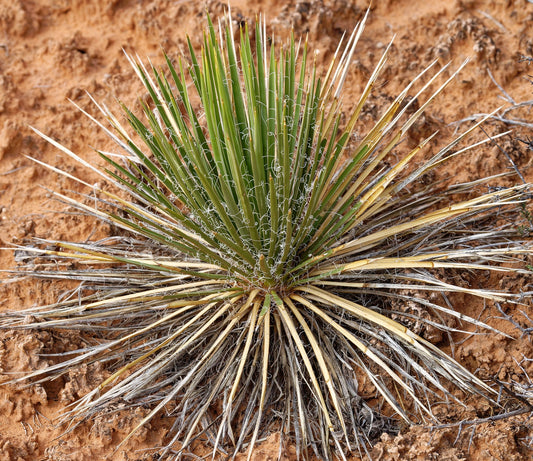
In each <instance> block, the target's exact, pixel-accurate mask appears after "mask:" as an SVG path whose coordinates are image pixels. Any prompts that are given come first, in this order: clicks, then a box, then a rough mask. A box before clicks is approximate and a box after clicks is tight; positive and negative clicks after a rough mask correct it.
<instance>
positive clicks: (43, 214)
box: [0, 0, 533, 461]
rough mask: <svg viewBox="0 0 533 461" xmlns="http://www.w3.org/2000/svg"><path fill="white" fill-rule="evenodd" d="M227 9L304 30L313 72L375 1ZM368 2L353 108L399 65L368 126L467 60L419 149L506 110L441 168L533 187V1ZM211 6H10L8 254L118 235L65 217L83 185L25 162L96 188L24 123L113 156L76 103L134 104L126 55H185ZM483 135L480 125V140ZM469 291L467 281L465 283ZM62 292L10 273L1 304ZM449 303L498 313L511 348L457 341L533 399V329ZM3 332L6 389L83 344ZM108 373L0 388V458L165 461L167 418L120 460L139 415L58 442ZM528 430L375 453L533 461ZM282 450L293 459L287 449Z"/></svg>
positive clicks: (435, 109) (519, 421) (397, 442)
mask: <svg viewBox="0 0 533 461" xmlns="http://www.w3.org/2000/svg"><path fill="white" fill-rule="evenodd" d="M230 3H231V5H232V12H233V17H234V19H235V20H253V19H254V18H255V17H256V15H257V14H258V13H259V12H265V13H266V16H267V20H268V24H269V29H270V31H271V32H273V33H275V35H276V36H277V37H281V38H283V37H286V36H287V35H288V33H289V32H290V29H291V27H294V29H295V31H296V34H297V35H301V34H306V33H308V34H309V42H310V45H311V48H316V49H317V50H318V55H317V60H318V63H319V64H323V63H325V62H327V60H328V57H330V56H331V53H332V52H333V51H334V50H335V47H336V45H337V42H338V40H339V39H340V37H341V35H342V33H343V31H345V30H349V29H351V28H352V27H353V25H354V24H355V23H356V21H357V20H358V19H360V18H361V15H362V13H363V12H364V10H365V8H366V6H367V2H365V1H359V0H357V1H355V0H317V1H313V2H301V1H298V2H297V1H292V0H291V1H287V2H284V1H281V0H259V1H255V2H252V1H247V0H238V1H230ZM373 4H374V6H373V7H372V12H371V15H370V19H369V24H368V27H367V29H366V31H365V33H364V36H363V38H362V40H361V43H360V46H359V48H358V53H357V55H356V56H355V58H354V60H355V63H354V64H355V65H354V66H353V71H352V74H351V75H350V80H349V84H348V85H349V87H348V88H347V92H346V103H347V107H349V104H350V100H351V96H352V95H353V96H355V95H356V94H358V92H360V91H361V89H362V87H363V84H364V82H365V79H366V78H368V76H369V73H370V71H371V69H372V67H373V65H374V64H375V63H376V62H377V60H378V58H379V56H380V54H381V52H382V50H383V48H384V47H385V46H386V45H387V43H388V42H389V41H390V39H391V38H392V36H393V35H396V38H395V41H394V45H393V48H392V51H391V55H390V59H389V61H388V63H387V65H386V69H385V71H384V73H383V76H382V78H381V79H380V84H379V88H378V90H377V92H376V94H375V96H374V97H373V98H372V101H371V103H370V104H369V106H368V107H367V108H366V109H365V112H364V116H363V120H365V119H366V120H368V121H373V120H376V117H377V116H378V114H379V111H380V108H381V107H383V106H384V104H385V103H386V102H387V101H389V100H390V98H391V97H393V96H395V95H396V94H397V92H398V91H399V89H402V88H403V87H404V86H405V84H406V83H407V82H409V81H410V79H412V78H413V77H414V76H415V75H416V73H417V72H419V71H420V70H421V69H422V68H423V67H424V66H426V65H427V64H429V63H430V62H431V61H432V60H434V59H438V60H439V65H440V64H444V63H446V62H448V61H450V60H451V61H452V62H453V64H452V66H454V67H457V66H458V65H459V64H460V63H462V62H463V60H464V59H465V58H467V57H469V58H470V59H471V61H470V63H469V64H468V65H467V67H466V68H465V69H464V70H463V71H462V72H461V74H460V76H459V77H458V78H457V79H456V81H455V82H454V83H453V84H452V85H451V86H450V87H449V88H448V89H447V90H446V92H445V94H444V95H442V96H441V97H439V99H438V101H437V102H436V103H435V104H434V105H433V106H431V107H430V108H429V110H428V112H427V113H426V115H425V116H424V118H423V120H422V121H421V122H419V123H418V124H417V126H416V127H415V129H414V131H413V133H412V135H411V137H410V139H409V140H408V141H409V142H410V143H413V144H414V143H416V142H418V141H419V140H420V139H421V138H422V137H424V136H427V135H428V134H430V133H431V132H433V131H435V130H439V131H440V138H439V139H448V138H449V136H451V135H452V134H453V131H454V129H455V127H456V126H457V125H450V124H451V123H452V122H454V121H458V120H461V119H463V118H465V117H467V116H469V115H471V114H479V113H489V112H491V111H493V110H495V109H497V108H498V107H500V106H503V107H504V109H502V110H501V111H500V112H499V114H503V118H505V119H506V121H504V122H502V121H496V120H492V121H489V122H487V123H486V125H485V130H486V131H487V133H490V134H495V133H500V132H503V131H506V130H508V129H513V130H514V131H513V133H512V134H510V135H508V136H505V137H504V138H502V139H501V140H500V142H499V146H494V145H490V144H489V145H487V146H486V147H483V148H482V149H477V150H475V151H473V152H472V153H471V154H470V155H469V156H468V157H462V160H461V161H460V162H457V163H456V164H451V165H448V167H447V169H446V170H445V171H441V172H440V173H439V174H441V175H442V178H446V177H449V178H453V180H456V181H460V180H463V179H472V178H475V177H480V176H486V175H492V174H498V173H502V172H506V171H509V170H510V169H511V168H512V165H511V161H512V162H513V163H514V165H515V166H516V168H518V169H519V171H520V172H521V174H522V175H523V176H524V177H525V179H526V180H527V181H529V182H533V168H532V164H533V151H532V150H530V149H528V146H527V145H526V144H525V143H523V142H521V141H520V140H519V139H522V140H525V141H527V138H528V136H529V137H533V131H532V130H531V126H532V125H531V123H533V114H531V113H530V109H531V105H527V104H526V105H524V106H523V107H521V108H516V109H513V110H510V111H508V112H505V113H504V110H505V109H507V108H510V107H512V106H513V105H516V104H518V103H520V102H525V101H528V100H531V99H533V85H532V84H531V81H530V80H529V78H530V77H528V74H529V75H533V63H532V64H531V65H529V66H528V62H527V61H524V60H523V59H522V57H523V56H530V57H531V56H533V4H532V3H531V2H530V1H526V0H514V1H513V0H504V1H496V0H484V1H475V0H450V1H440V2H439V1H434V2H431V1H428V0H412V1H407V0H397V1H393V0H384V1H374V2H373ZM206 7H207V10H208V11H209V12H210V13H211V14H212V15H213V16H214V17H216V16H218V15H220V14H221V13H222V12H223V9H224V3H220V2H217V1H209V2H207V4H203V3H202V4H201V3H200V2H198V4H197V3H196V2H194V1H188V0H178V1H170V0H147V1H139V0H94V1H90V0H85V1H84V0H73V1H67V0H59V1H52V0H9V1H8V0H0V160H1V163H0V216H1V219H0V245H1V246H6V245H8V244H10V243H23V242H26V241H28V239H31V238H34V237H44V238H47V237H53V238H56V239H68V240H73V241H76V240H84V239H87V238H96V237H102V236H105V235H107V234H108V233H109V232H110V229H109V228H108V227H106V226H104V225H96V224H95V223H94V222H92V221H91V220H88V219H85V218H83V217H80V216H77V215H69V214H61V213H57V211H58V210H61V209H62V208H63V206H62V205H61V204H58V203H56V202H53V201H51V200H50V194H49V192H48V189H54V190H57V191H66V190H78V186H77V185H76V184H74V183H73V182H71V181H68V180H67V179H64V178H59V177H58V176H57V175H56V174H54V173H53V172H51V171H48V170H45V169H44V168H42V167H40V166H39V165H36V164H35V163H33V162H32V161H30V160H29V159H27V158H26V156H27V155H29V156H32V157H35V158H36V159H38V160H40V161H43V162H48V163H50V164H53V165H57V166H60V167H62V168H63V169H66V170H67V171H70V172H75V173H76V174H77V175H78V176H79V177H80V178H82V179H83V180H85V181H87V182H89V183H94V182H96V181H97V180H98V179H97V178H96V177H95V175H94V174H91V172H89V171H86V170H84V169H83V168H81V167H80V166H79V165H75V164H73V163H72V162H71V161H70V160H68V159H66V158H65V157H64V156H62V155H60V153H59V152H58V151H57V150H56V149H54V148H53V147H52V146H50V145H48V144H47V143H46V142H44V141H43V140H42V139H40V138H39V137H38V136H37V135H35V134H34V133H33V132H32V131H31V130H30V129H29V125H31V126H35V127H36V128H38V129H39V130H42V131H43V132H45V133H47V134H48V135H50V136H52V137H54V138H56V139H59V140H61V142H63V143H64V144H65V145H67V146H68V147H69V148H70V149H72V150H73V151H75V152H77V153H78V154H80V155H81V156H82V157H83V158H85V159H87V160H88V161H90V162H98V161H99V160H97V155H96V154H95V153H94V152H93V151H92V149H91V146H98V147H99V148H101V149H104V150H105V149H106V148H111V145H110V143H109V140H108V139H107V138H106V137H105V136H104V135H103V134H102V133H101V132H98V130H97V129H95V126H94V125H93V124H92V123H91V122H90V121H89V120H87V119H86V118H84V117H83V116H81V115H80V114H79V112H78V111H77V109H76V108H75V107H73V105H72V104H71V103H70V102H69V101H68V100H67V98H68V99H71V100H73V101H74V102H75V103H76V104H78V105H80V106H81V107H83V108H86V107H89V106H90V105H89V99H88V97H87V95H86V91H88V92H89V93H91V94H92V95H93V96H94V97H95V98H97V99H98V100H99V101H103V102H105V103H107V104H109V105H111V106H113V105H114V104H115V98H117V97H118V98H119V99H121V100H122V101H124V102H125V103H126V104H128V105H130V106H135V104H136V100H137V98H138V97H139V96H142V92H141V90H140V85H139V83H138V82H137V80H136V78H135V76H134V74H133V71H132V70H131V68H130V67H129V65H128V63H127V61H126V59H125V57H124V55H123V53H122V49H126V50H128V51H136V52H137V53H139V55H141V56H148V57H150V58H151V59H152V60H153V61H154V62H161V61H162V59H161V52H160V49H161V47H163V48H164V49H165V50H166V51H167V52H168V53H169V54H171V55H176V54H178V53H180V52H181V51H183V50H184V49H185V40H184V39H185V36H186V34H190V35H191V37H192V40H193V43H194V44H195V45H198V43H199V40H200V36H199V34H198V33H197V32H198V31H199V30H201V28H203V26H204V24H205V11H206ZM491 76H492V77H491ZM531 78H533V77H531ZM498 85H499V87H498ZM465 123H466V122H465ZM521 123H522V125H521ZM528 123H529V125H528ZM484 136H485V135H484V134H483V132H478V133H477V134H475V135H474V136H473V138H472V139H471V140H472V141H476V140H481V139H483V137H484ZM439 143H440V140H439ZM505 154H507V155H505ZM428 155H429V152H428ZM442 178H435V179H442ZM517 181H518V179H517V177H509V178H505V179H500V180H499V181H494V183H493V184H492V185H493V186H494V187H496V186H498V185H510V184H512V183H516V182H517ZM16 264H17V262H16V261H15V260H14V257H13V252H11V251H2V252H1V254H0V269H2V270H6V269H11V268H13V267H15V266H16ZM468 282H469V280H468V279H466V280H465V283H468ZM477 283H481V284H483V285H484V286H486V287H492V288H502V289H509V290H524V291H526V290H528V289H529V290H531V286H530V285H531V280H528V279H527V278H525V277H518V276H512V277H511V276H504V277H503V278H501V277H500V278H499V279H495V278H491V279H487V280H483V281H477ZM528 284H529V288H528ZM63 288H64V287H63V286H62V285H61V284H60V283H53V282H46V281H39V282H35V281H31V280H17V281H16V283H14V282H10V283H7V281H6V278H5V277H4V282H3V283H2V285H0V303H1V306H2V307H1V308H2V309H20V308H22V307H28V306H32V305H38V304H44V303H47V302H51V301H54V300H55V299H56V298H57V296H58V295H59V294H60V293H61V290H62V289H63ZM453 301H454V302H455V307H456V308H457V309H459V310H460V311H462V312H464V313H466V314H469V315H473V316H476V315H481V316H482V317H483V318H489V323H490V324H492V325H494V326H497V327H499V328H501V329H503V330H505V331H506V332H509V333H511V334H513V335H514V336H515V337H516V339H514V340H511V339H507V338H504V337H501V336H497V335H490V336H476V337H474V338H469V339H467V340H466V341H461V340H462V339H464V338H459V337H458V338H456V340H457V344H456V347H455V351H454V352H455V357H456V358H457V359H458V360H459V361H461V362H462V363H464V364H466V365H467V366H468V367H469V369H471V370H477V372H478V373H479V374H480V375H481V376H483V377H487V378H490V377H492V378H497V379H499V380H501V381H503V382H514V383H516V384H518V385H520V386H522V390H523V393H524V394H525V396H526V397H527V396H528V395H529V396H531V395H533V392H532V383H531V382H530V381H529V378H528V374H529V376H531V378H532V379H533V370H532V367H531V362H529V361H528V359H531V358H533V354H532V350H533V346H532V342H531V339H532V336H531V334H529V332H528V331H527V330H526V331H525V332H524V331H520V330H519V329H517V328H515V327H513V326H512V325H511V324H510V323H509V322H506V321H503V320H501V319H497V318H494V317H495V316H501V314H499V313H497V312H496V311H495V310H494V309H493V308H491V307H490V306H487V307H486V309H484V310H483V306H481V305H479V303H477V302H475V301H473V300H472V299H469V298H468V297H463V298H455V299H454V300H453ZM525 313H526V314H529V315H530V317H531V318H533V308H531V307H530V306H529V307H527V306H526V307H525ZM508 314H510V315H512V316H513V318H514V320H515V322H517V323H518V324H519V325H520V326H521V327H522V328H530V327H533V325H532V324H531V322H529V321H528V319H527V318H526V317H525V316H524V315H523V314H522V313H520V312H508ZM491 316H492V318H491ZM0 339H1V342H0V372H4V373H5V375H4V378H3V379H4V380H5V379H7V377H8V376H9V373H10V372H14V371H30V370H32V369H36V368H39V367H41V366H44V365H45V364H46V358H43V357H42V356H41V355H40V354H42V353H43V352H45V353H46V352H48V353H49V352H61V351H63V350H68V349H72V348H73V347H75V346H76V345H77V344H79V341H80V338H79V337H78V335H76V334H75V333H72V334H62V335H61V336H59V335H57V334H55V333H46V332H33V333H29V332H27V333H16V334H15V333H13V332H7V333H6V332H2V336H1V338H0ZM104 375H105V370H103V369H99V368H97V367H92V368H90V369H82V370H77V371H76V372H75V373H74V372H73V373H72V374H71V376H69V377H68V378H66V379H63V380H61V382H54V383H46V384H42V385H40V384H39V385H35V386H33V387H31V388H23V387H21V386H12V385H7V386H3V387H0V461H22V460H26V461H30V460H43V461H44V460H50V461H52V460H53V461H60V460H65V461H66V460H72V461H83V460H91V461H96V460H108V459H109V460H121V461H124V460H148V459H155V458H152V455H151V453H150V452H147V451H145V449H147V448H150V447H156V446H158V445H159V444H160V443H162V440H163V438H164V435H165V433H166V429H167V428H168V427H169V425H170V423H169V421H167V420H166V419H165V418H164V416H162V417H161V418H159V419H156V420H154V421H153V422H152V423H151V425H150V426H149V427H148V428H147V429H146V430H145V431H142V432H140V433H139V434H138V435H137V436H136V437H135V439H134V440H133V441H131V443H129V444H128V445H126V446H125V447H123V448H121V449H119V450H118V451H116V452H115V451H114V450H115V447H116V446H117V444H118V443H119V442H120V440H121V438H122V437H124V435H125V434H127V432H128V429H131V428H132V427H133V425H134V424H135V421H139V419H140V418H141V417H142V415H141V414H138V413H135V412H128V411H123V412H120V413H117V414H114V415H113V416H110V417H106V415H102V417H101V418H99V419H97V420H96V421H92V422H87V423H86V424H83V425H82V426H80V427H78V428H77V429H76V430H75V431H73V432H70V433H68V434H66V435H64V436H63V437H62V438H58V436H60V435H61V434H62V433H63V431H64V427H63V428H58V427H55V426H54V424H53V423H52V420H53V419H54V418H56V417H57V415H58V414H59V412H60V411H61V410H62V409H64V408H65V406H66V405H68V404H69V403H71V402H72V401H74V400H75V399H76V398H78V397H80V396H82V395H83V394H84V393H85V392H87V391H88V390H89V389H90V388H91V386H92V385H94V384H96V383H97V382H98V381H99V379H100V378H101V377H102V376H104ZM528 392H529V394H528ZM509 410H512V408H510V409H509ZM437 412H438V415H439V417H440V418H441V420H442V422H443V423H457V422H458V421H461V420H465V419H472V418H476V417H478V418H480V417H481V418H486V417H490V416H491V409H490V408H487V407H484V406H483V405H482V404H480V403H479V402H477V401H476V400H475V399H474V398H472V399H471V400H470V401H469V402H468V407H467V408H466V409H461V408H455V407H447V406H443V407H442V408H438V409H437ZM532 428H533V422H530V421H529V420H528V419H527V415H522V416H519V417H515V418H510V419H506V420H501V421H492V422H488V423H486V424H481V425H478V426H476V427H475V428H474V429H475V430H472V428H465V429H464V430H463V431H461V433H459V434H458V432H459V431H458V428H457V427H448V428H441V429H438V430H430V429H428V428H424V427H413V428H404V429H403V430H402V431H401V432H400V434H399V435H397V436H391V435H387V434H384V435H382V436H381V441H379V443H378V444H377V445H376V446H375V448H374V450H373V458H375V459H376V460H404V459H409V460H415V459H416V460H429V459H439V460H440V461H445V460H513V461H514V460H527V459H531V457H532V456H533V450H532V448H533V443H532V437H533V430H532ZM276 437H277V436H276V434H273V435H272V437H271V438H270V439H268V440H267V441H265V442H263V443H262V444H261V445H260V446H259V447H258V449H257V450H256V453H255V455H254V458H255V459H256V460H257V461H259V460H268V459H275V458H276V457H277V454H278V447H277V444H276ZM205 452H206V451H205V448H203V447H202V446H198V451H197V453H196V454H199V455H202V454H204V453H205ZM282 457H283V459H291V460H292V459H295V457H294V454H293V450H292V449H291V447H287V450H286V451H285V452H283V453H282Z"/></svg>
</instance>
